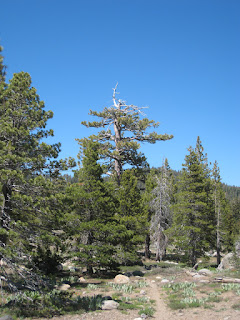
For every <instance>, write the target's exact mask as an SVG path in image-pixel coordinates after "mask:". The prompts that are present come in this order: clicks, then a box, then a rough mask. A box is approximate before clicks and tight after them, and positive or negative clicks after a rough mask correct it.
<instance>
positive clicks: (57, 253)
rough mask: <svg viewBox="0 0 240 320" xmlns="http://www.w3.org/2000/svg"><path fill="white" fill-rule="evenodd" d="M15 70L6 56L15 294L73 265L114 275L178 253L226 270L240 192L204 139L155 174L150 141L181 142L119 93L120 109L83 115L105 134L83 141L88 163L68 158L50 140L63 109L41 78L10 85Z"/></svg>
mask: <svg viewBox="0 0 240 320" xmlns="http://www.w3.org/2000/svg"><path fill="white" fill-rule="evenodd" d="M1 52H2V48H1V51H0V53H1ZM6 72H7V69H6V67H5V65H4V59H3V56H2V54H1V55H0V170H1V171H0V185H1V196H0V204H1V219H0V226H1V228H0V259H1V266H0V268H1V281H3V280H4V281H5V283H6V285H7V287H8V288H9V289H8V290H10V291H11V292H12V293H16V292H19V290H20V289H19V283H21V290H22V288H27V290H30V291H32V292H38V291H41V290H44V288H49V286H51V279H52V278H53V276H54V274H57V273H58V272H59V271H60V270H61V268H62V266H63V265H64V263H66V261H71V263H72V264H74V263H76V264H77V265H78V266H81V268H82V270H84V272H85V273H86V275H89V276H92V277H104V276H106V275H111V274H114V273H116V272H118V271H119V270H120V269H119V268H120V267H121V266H131V265H134V264H138V263H142V261H143V260H144V259H145V260H146V259H153V260H155V261H162V260H165V259H166V257H167V256H168V257H169V254H171V255H172V257H175V258H174V259H175V260H177V261H184V262H185V263H186V264H187V265H189V266H191V267H193V266H195V265H196V263H197V262H198V259H199V258H200V257H201V258H202V257H204V256H206V254H207V253H209V252H212V253H213V252H216V255H217V264H220V262H221V254H222V253H227V252H231V251H233V250H234V244H235V241H236V239H237V238H238V237H239V229H240V187H234V186H229V185H226V184H223V183H222V182H221V172H220V168H219V166H218V163H217V159H216V161H215V162H214V163H213V164H210V163H209V161H208V158H207V155H206V152H205V150H204V146H203V145H202V142H201V138H200V137H196V144H195V145H194V146H190V147H189V148H188V150H187V153H186V156H185V159H183V164H182V170H181V171H179V172H176V171H174V170H172V169H171V168H170V166H169V163H168V160H167V159H164V161H163V163H160V164H159V167H157V168H154V167H153V168H151V167H150V166H149V164H148V159H147V158H146V157H145V155H144V154H143V153H142V152H141V143H143V142H145V143H151V144H156V145H158V144H159V147H161V143H168V140H170V139H174V137H173V136H172V135H171V133H169V134H158V133H157V128H158V126H159V123H158V122H155V121H154V120H150V119H149V118H148V117H146V115H145V113H144V110H143V109H142V108H140V107H138V106H135V105H128V104H127V102H126V101H123V100H121V99H119V98H118V95H117V92H116V90H117V87H115V89H114V90H113V96H112V101H113V104H112V105H111V106H109V107H105V108H104V109H103V110H102V111H101V112H97V111H93V110H90V115H92V117H93V119H94V120H93V121H92V122H86V121H84V119H82V120H83V121H82V125H83V126H86V127H88V128H95V133H94V134H92V135H89V136H88V137H84V138H79V139H76V140H77V141H76V143H78V144H79V154H78V159H73V158H71V157H69V158H68V159H60V158H59V153H60V151H61V144H60V143H56V144H50V143H49V140H51V139H49V138H50V137H52V136H53V135H54V133H53V130H51V129H48V120H49V119H51V118H52V117H53V112H52V111H47V110H46V109H45V105H44V102H43V101H42V100H41V98H40V97H39V95H38V93H37V89H35V88H34V87H33V86H32V81H31V76H30V75H29V74H28V73H27V72H20V73H16V74H14V75H13V77H12V79H10V80H9V81H7V80H6ZM83 117H84V115H83ZM91 132H92V131H91ZM76 138H78V137H76ZM70 169H71V170H72V174H66V170H68V171H67V172H69V170H70ZM9 270H11V272H10V271H9Z"/></svg>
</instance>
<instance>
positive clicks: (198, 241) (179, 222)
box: [171, 139, 213, 266]
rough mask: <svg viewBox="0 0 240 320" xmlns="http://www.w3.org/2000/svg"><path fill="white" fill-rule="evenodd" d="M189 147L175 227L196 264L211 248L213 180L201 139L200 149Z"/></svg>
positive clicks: (178, 243) (180, 243)
mask: <svg viewBox="0 0 240 320" xmlns="http://www.w3.org/2000/svg"><path fill="white" fill-rule="evenodd" d="M188 151H189V154H188V155H187V156H186V157H185V163H184V164H183V170H182V176H181V179H180V181H179V185H178V188H179V192H178V193H177V195H176V198H177V203H176V204H175V205H174V206H173V208H174V216H173V226H172V228H171V231H172V236H173V237H174V239H173V241H174V243H175V245H176V247H177V248H180V249H181V250H183V251H184V252H185V254H186V256H187V257H188V259H189V260H190V262H191V264H192V266H194V265H195V264H196V262H197V258H198V257H200V256H201V255H203V254H204V252H205V251H206V250H207V249H208V248H209V243H210V242H209V241H210V239H211V237H212V236H211V235H212V233H213V231H212V229H213V226H212V217H211V214H209V208H210V211H211V210H212V209H211V201H210V196H209V190H210V188H209V181H210V180H209V176H208V168H207V162H206V157H205V156H204V157H203V153H202V151H203V149H202V146H201V143H200V139H198V140H197V145H196V149H195V150H194V149H193V148H192V147H190V148H189V149H188ZM209 217H210V220H209Z"/></svg>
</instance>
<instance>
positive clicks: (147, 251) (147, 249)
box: [145, 233, 151, 259]
mask: <svg viewBox="0 0 240 320" xmlns="http://www.w3.org/2000/svg"><path fill="white" fill-rule="evenodd" d="M145 258H146V259H150V258H151V251H150V234H149V233H148V234H147V235H146V238H145Z"/></svg>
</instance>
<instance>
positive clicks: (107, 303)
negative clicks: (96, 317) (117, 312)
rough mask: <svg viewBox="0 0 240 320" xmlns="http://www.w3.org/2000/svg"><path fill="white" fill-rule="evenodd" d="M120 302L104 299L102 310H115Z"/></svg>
mask: <svg viewBox="0 0 240 320" xmlns="http://www.w3.org/2000/svg"><path fill="white" fill-rule="evenodd" d="M118 306H119V303H118V302H116V301H114V300H104V301H103V304H102V310H113V309H117V308H118Z"/></svg>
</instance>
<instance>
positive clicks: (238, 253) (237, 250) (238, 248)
mask: <svg viewBox="0 0 240 320" xmlns="http://www.w3.org/2000/svg"><path fill="white" fill-rule="evenodd" d="M235 253H236V256H237V258H240V239H238V240H237V241H236V242H235Z"/></svg>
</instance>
